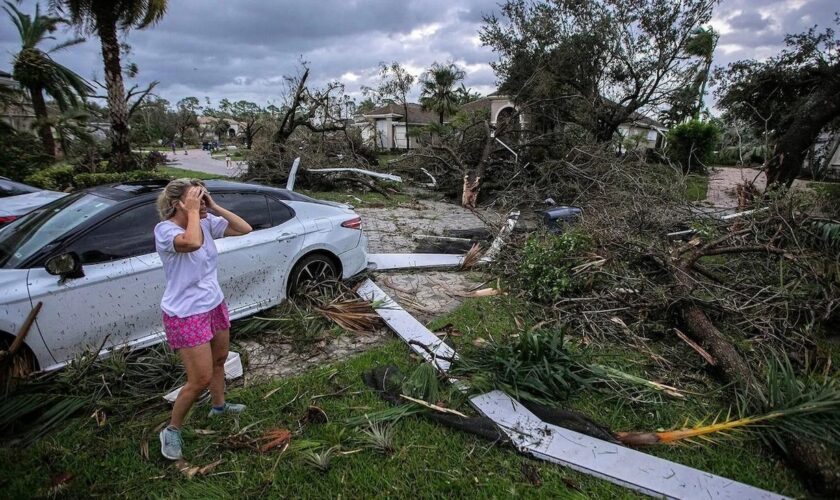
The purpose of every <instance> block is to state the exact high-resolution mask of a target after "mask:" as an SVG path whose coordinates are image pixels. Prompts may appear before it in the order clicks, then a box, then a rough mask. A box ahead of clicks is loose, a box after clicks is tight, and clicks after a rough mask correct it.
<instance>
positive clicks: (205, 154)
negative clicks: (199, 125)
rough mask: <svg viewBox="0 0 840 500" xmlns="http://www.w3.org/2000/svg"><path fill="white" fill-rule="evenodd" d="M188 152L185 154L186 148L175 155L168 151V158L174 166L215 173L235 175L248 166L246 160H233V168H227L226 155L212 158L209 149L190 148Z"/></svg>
mask: <svg viewBox="0 0 840 500" xmlns="http://www.w3.org/2000/svg"><path fill="white" fill-rule="evenodd" d="M186 153H187V154H184V150H179V151H178V152H177V153H175V154H174V155H173V154H172V153H169V152H167V153H166V159H167V160H169V161H171V162H172V166H175V167H178V168H183V169H185V170H193V171H196V172H204V173H205V174H213V175H225V176H234V175H238V174H240V173H241V172H244V171H245V169H246V168H247V165H246V164H245V162H244V161H239V162H237V161H231V168H227V167H226V166H225V160H224V157H222V158H221V159H216V158H212V157H211V156H210V152H209V151H203V150H201V149H189V150H187V151H186Z"/></svg>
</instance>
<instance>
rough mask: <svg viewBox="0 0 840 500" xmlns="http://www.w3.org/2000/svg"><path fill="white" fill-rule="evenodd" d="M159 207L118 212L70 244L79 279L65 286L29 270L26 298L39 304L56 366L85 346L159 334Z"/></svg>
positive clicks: (154, 337) (39, 270)
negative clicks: (79, 269) (156, 235)
mask: <svg viewBox="0 0 840 500" xmlns="http://www.w3.org/2000/svg"><path fill="white" fill-rule="evenodd" d="M158 222H159V218H158V215H157V210H156V207H155V205H154V203H153V202H151V201H149V202H146V203H144V204H142V205H139V206H135V207H132V208H129V209H127V210H124V211H123V212H121V213H119V214H116V215H115V216H113V217H111V218H110V219H108V220H106V221H104V222H103V223H101V224H99V225H97V226H95V227H94V228H92V229H90V230H88V231H87V232H86V233H84V234H82V235H81V236H80V237H79V238H77V239H75V240H74V241H73V242H71V243H70V244H69V245H67V246H66V247H65V248H64V249H63V250H62V253H63V252H65V251H67V252H75V253H76V254H78V255H79V257H80V258H81V260H82V266H83V270H84V274H85V275H84V277H82V278H75V279H74V278H70V279H66V280H64V281H62V280H61V279H60V278H59V277H57V276H53V275H50V274H49V273H47V272H46V270H45V269H43V268H33V269H30V272H29V294H30V296H31V298H32V301H33V303H37V302H38V301H42V302H43V303H44V307H43V309H42V310H41V313H40V314H39V315H38V318H37V320H36V324H37V326H38V329H39V330H40V332H41V335H42V337H43V339H44V342H45V343H46V344H47V347H48V348H49V350H50V353H51V354H52V356H53V357H54V358H55V360H56V362H59V363H61V362H64V361H69V360H70V359H72V358H73V357H74V356H77V355H78V354H79V353H81V352H83V351H85V350H86V349H97V348H99V347H100V346H104V348H105V349H110V348H114V347H118V346H122V345H126V344H128V345H137V344H140V345H147V344H150V343H153V342H156V341H158V340H159V339H160V338H161V337H160V336H159V335H158V334H160V333H161V332H162V330H163V325H162V321H161V313H160V299H161V297H162V296H163V290H164V286H165V280H164V274H163V268H162V266H161V263H160V258H159V257H158V255H157V253H155V249H154V233H153V230H154V226H155V224H157V223H158Z"/></svg>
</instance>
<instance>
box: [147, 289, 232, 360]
mask: <svg viewBox="0 0 840 500" xmlns="http://www.w3.org/2000/svg"><path fill="white" fill-rule="evenodd" d="M228 328H230V314H229V313H228V308H227V304H225V301H222V303H221V304H219V305H217V306H216V307H215V308H214V309H212V310H210V311H207V312H204V313H201V314H194V315H192V316H187V317H186V318H179V317H177V316H170V315H168V314H166V313H163V329H164V330H165V331H166V340H167V341H168V342H169V346H170V347H172V349H175V350H178V349H182V348H184V347H195V346H197V345H201V344H206V343H207V342H210V341H211V340H213V335H215V333H216V332H218V331H220V330H227V329H228Z"/></svg>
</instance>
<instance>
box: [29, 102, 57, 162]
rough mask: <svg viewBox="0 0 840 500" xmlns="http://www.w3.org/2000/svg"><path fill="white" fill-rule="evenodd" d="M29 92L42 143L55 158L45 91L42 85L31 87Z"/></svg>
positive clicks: (45, 149)
mask: <svg viewBox="0 0 840 500" xmlns="http://www.w3.org/2000/svg"><path fill="white" fill-rule="evenodd" d="M29 94H30V96H31V98H32V111H33V112H34V113H35V118H36V120H37V124H38V135H39V136H40V137H41V144H43V145H44V151H45V152H46V153H47V154H48V155H50V156H52V157H53V158H55V139H54V138H53V134H52V127H50V117H49V114H48V112H47V104H46V102H44V93H43V91H42V89H41V88H40V87H30V88H29Z"/></svg>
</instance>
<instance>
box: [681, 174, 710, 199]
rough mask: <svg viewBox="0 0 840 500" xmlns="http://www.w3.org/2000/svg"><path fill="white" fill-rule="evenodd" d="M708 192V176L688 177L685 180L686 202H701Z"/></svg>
mask: <svg viewBox="0 0 840 500" xmlns="http://www.w3.org/2000/svg"><path fill="white" fill-rule="evenodd" d="M708 190H709V176H707V175H688V176H686V178H685V199H686V200H687V201H703V200H705V199H706V192H707V191H708Z"/></svg>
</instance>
